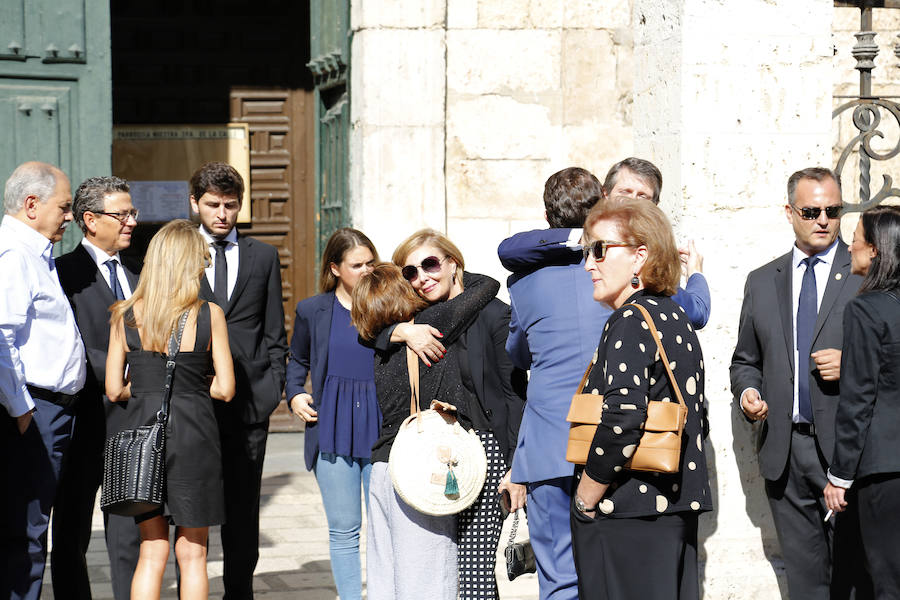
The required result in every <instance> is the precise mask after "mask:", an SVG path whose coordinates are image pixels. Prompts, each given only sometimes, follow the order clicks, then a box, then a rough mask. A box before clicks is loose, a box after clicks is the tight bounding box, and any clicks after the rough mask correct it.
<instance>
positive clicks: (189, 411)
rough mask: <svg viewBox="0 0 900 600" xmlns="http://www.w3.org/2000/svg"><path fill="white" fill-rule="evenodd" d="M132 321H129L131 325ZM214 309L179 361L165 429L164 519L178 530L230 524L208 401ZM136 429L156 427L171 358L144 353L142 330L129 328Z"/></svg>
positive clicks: (204, 315) (202, 314) (203, 312)
mask: <svg viewBox="0 0 900 600" xmlns="http://www.w3.org/2000/svg"><path fill="white" fill-rule="evenodd" d="M126 321H127V319H126ZM210 335H211V333H210V316H209V305H208V304H207V303H205V302H204V303H203V305H202V306H201V307H200V310H199V313H198V315H197V336H196V341H195V343H194V350H193V351H191V352H179V353H178V355H177V356H176V357H175V372H174V374H173V381H172V399H171V401H170V404H169V420H168V422H167V423H166V506H165V514H166V515H168V516H169V517H170V518H171V520H172V522H174V524H175V525H180V526H182V527H207V526H209V525H219V524H221V523H224V522H225V489H224V487H223V483H222V453H221V446H220V442H219V428H218V425H217V424H216V416H215V413H214V411H213V404H212V403H213V400H212V399H211V398H210V397H209V385H210V381H211V377H212V375H213V369H212V355H211V354H210V351H209V350H208V349H207V347H208V346H209V340H210ZM125 338H126V340H127V341H128V350H129V351H128V354H127V361H128V369H129V374H130V377H131V400H129V410H128V414H129V417H130V418H133V419H134V421H133V423H132V425H131V426H132V427H138V426H140V425H148V424H150V423H153V422H155V421H156V412H157V411H158V410H159V409H160V406H161V405H162V397H163V389H164V383H165V377H166V355H165V354H163V353H160V352H150V351H148V350H143V349H142V345H141V339H140V335H139V333H138V330H137V329H134V328H132V327H128V325H127V323H126V326H125Z"/></svg>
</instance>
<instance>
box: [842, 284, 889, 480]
mask: <svg viewBox="0 0 900 600" xmlns="http://www.w3.org/2000/svg"><path fill="white" fill-rule="evenodd" d="M894 293H895V294H896V293H897V292H894ZM898 423H900V300H898V299H897V296H892V295H890V294H887V293H884V292H868V293H865V294H862V295H860V296H857V297H856V298H854V299H853V300H851V301H850V302H848V303H847V306H846V307H845V308H844V347H843V352H842V354H841V401H840V403H838V408H837V415H836V417H835V436H836V439H835V447H834V461H833V462H832V464H831V468H830V469H829V470H830V471H831V474H832V475H834V476H836V477H840V478H841V479H859V478H861V477H865V476H867V475H876V474H879V473H898V472H900V438H898V436H897V429H898Z"/></svg>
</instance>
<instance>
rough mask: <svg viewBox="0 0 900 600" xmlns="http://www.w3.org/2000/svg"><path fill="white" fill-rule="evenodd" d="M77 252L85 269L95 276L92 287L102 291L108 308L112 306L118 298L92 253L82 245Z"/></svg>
mask: <svg viewBox="0 0 900 600" xmlns="http://www.w3.org/2000/svg"><path fill="white" fill-rule="evenodd" d="M76 252H80V253H81V254H80V257H81V260H82V261H84V268H85V269H90V272H92V273H93V274H94V282H93V284H91V285H93V287H94V288H95V289H97V290H100V294H102V295H103V301H104V302H106V305H107V306H111V305H112V303H113V302H115V301H116V296H115V294H113V291H112V289H111V288H110V287H109V282H108V281H107V280H106V277H105V276H104V275H105V274H104V273H101V272H100V267H99V266H98V265H97V263H96V262H94V257H93V256H91V253H90V252H88V251H87V249H86V248H85V247H84V246H82V245H81V244H78V248H77V249H76ZM132 289H133V288H132Z"/></svg>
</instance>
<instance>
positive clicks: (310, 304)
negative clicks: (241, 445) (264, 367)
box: [284, 292, 334, 470]
mask: <svg viewBox="0 0 900 600" xmlns="http://www.w3.org/2000/svg"><path fill="white" fill-rule="evenodd" d="M333 307H334V292H326V293H324V294H319V295H317V296H312V297H311V298H306V299H305V300H301V301H300V302H298V303H297V313H296V317H295V318H294V333H293V335H292V336H291V355H290V358H289V359H288V364H287V381H286V382H285V386H284V395H285V398H287V400H288V402H290V400H291V398H293V397H294V396H296V395H297V394H303V393H305V392H306V390H305V389H304V388H303V385H304V384H305V383H306V375H307V374H309V375H310V382H311V383H312V397H313V403H312V408H313V409H316V410H318V402H319V400H320V399H321V398H322V388H323V387H325V376H326V375H327V373H328V340H329V338H330V336H331V311H332V308H333ZM303 437H304V442H303V444H304V448H303V457H304V459H305V461H306V469H307V470H312V468H313V465H315V464H316V457H317V456H318V455H319V427H318V423H317V422H315V421H313V422H312V423H307V424H306V432H305V433H304V435H303Z"/></svg>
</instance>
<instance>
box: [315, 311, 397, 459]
mask: <svg viewBox="0 0 900 600" xmlns="http://www.w3.org/2000/svg"><path fill="white" fill-rule="evenodd" d="M358 336H359V334H358V333H357V331H356V327H354V326H353V324H352V323H351V322H350V311H349V310H347V309H346V308H344V306H343V305H342V304H341V303H340V302H339V301H338V299H337V296H335V298H334V306H333V309H332V312H331V332H330V334H329V338H328V372H327V374H326V375H325V385H324V387H323V388H322V397H321V398H320V399H319V401H318V402H317V404H318V405H319V406H318V413H319V451H320V452H326V453H329V454H338V455H340V456H352V457H353V458H369V457H370V456H371V453H372V445H373V444H374V443H375V440H377V439H378V431H379V429H380V427H381V411H380V410H379V408H378V398H377V397H376V395H375V371H374V364H375V351H374V350H372V349H371V348H366V347H365V346H361V345H360V344H359V338H358Z"/></svg>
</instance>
